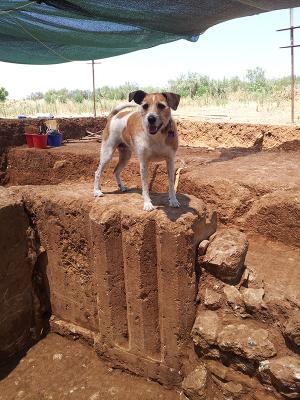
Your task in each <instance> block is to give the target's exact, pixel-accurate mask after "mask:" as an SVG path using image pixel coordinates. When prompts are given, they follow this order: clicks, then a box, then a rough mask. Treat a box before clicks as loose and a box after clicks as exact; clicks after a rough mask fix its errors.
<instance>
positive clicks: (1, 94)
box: [0, 87, 8, 101]
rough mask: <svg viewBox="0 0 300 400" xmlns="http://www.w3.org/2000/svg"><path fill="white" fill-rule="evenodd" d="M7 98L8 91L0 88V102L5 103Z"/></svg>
mask: <svg viewBox="0 0 300 400" xmlns="http://www.w3.org/2000/svg"><path fill="white" fill-rule="evenodd" d="M7 96H8V91H7V90H6V89H5V88H4V87H1V88H0V101H5V100H6V98H7Z"/></svg>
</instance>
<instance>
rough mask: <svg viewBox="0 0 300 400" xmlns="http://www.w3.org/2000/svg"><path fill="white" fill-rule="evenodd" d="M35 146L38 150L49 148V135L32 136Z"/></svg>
mask: <svg viewBox="0 0 300 400" xmlns="http://www.w3.org/2000/svg"><path fill="white" fill-rule="evenodd" d="M32 136H33V145H34V147H36V148H37V149H45V148H46V147H47V142H48V135H32Z"/></svg>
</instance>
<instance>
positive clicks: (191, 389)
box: [182, 365, 207, 400]
mask: <svg viewBox="0 0 300 400" xmlns="http://www.w3.org/2000/svg"><path fill="white" fill-rule="evenodd" d="M206 387H207V370H206V368H205V366H204V365H199V366H198V367H197V368H195V369H194V370H193V371H192V372H191V373H190V374H189V375H188V376H187V377H186V378H184V380H183V382H182V388H183V390H184V392H185V394H186V395H187V396H188V398H190V399H191V400H201V399H203V400H205V399H206Z"/></svg>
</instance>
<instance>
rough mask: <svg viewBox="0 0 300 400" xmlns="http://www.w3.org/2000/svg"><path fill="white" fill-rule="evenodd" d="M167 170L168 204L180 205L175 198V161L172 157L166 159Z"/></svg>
mask: <svg viewBox="0 0 300 400" xmlns="http://www.w3.org/2000/svg"><path fill="white" fill-rule="evenodd" d="M167 170H168V178H169V204H170V206H171V207H180V203H179V201H178V200H177V198H176V193H175V188H174V180H175V163H174V158H169V159H167Z"/></svg>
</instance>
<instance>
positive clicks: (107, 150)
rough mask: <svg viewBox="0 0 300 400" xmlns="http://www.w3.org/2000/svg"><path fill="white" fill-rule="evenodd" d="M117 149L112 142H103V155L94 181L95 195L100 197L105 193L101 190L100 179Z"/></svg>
mask: <svg viewBox="0 0 300 400" xmlns="http://www.w3.org/2000/svg"><path fill="white" fill-rule="evenodd" d="M114 151H115V147H114V146H112V145H111V143H105V142H103V143H102V147H101V156H100V164H99V166H98V168H97V171H96V172H95V181H94V196H95V197H100V196H103V193H102V192H101V185H100V180H101V175H102V173H103V171H104V169H105V167H106V165H107V164H108V162H109V161H110V160H111V158H112V156H113V154H114Z"/></svg>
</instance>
